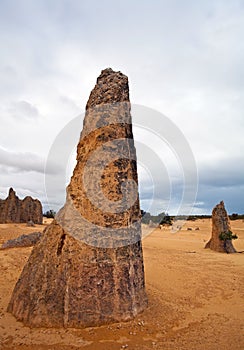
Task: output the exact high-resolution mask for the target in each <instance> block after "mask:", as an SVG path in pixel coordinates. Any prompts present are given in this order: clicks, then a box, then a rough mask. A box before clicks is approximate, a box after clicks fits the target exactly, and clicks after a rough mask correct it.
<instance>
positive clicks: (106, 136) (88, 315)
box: [8, 69, 147, 328]
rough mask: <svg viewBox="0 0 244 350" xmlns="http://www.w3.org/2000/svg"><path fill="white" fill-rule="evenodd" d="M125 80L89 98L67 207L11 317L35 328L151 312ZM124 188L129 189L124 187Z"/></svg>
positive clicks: (37, 253) (105, 76)
mask: <svg viewBox="0 0 244 350" xmlns="http://www.w3.org/2000/svg"><path fill="white" fill-rule="evenodd" d="M137 183H138V179H137V164H136V152H135V147H134V142H133V134H132V126H131V115H130V103H129V87H128V79H127V77H126V76H125V75H123V74H122V73H120V72H114V71H112V70H111V69H106V70H104V71H102V73H101V75H100V77H99V78H98V79H97V84H96V86H95V88H94V89H93V90H92V92H91V95H90V98H89V100H88V103H87V107H86V116H85V119H84V126H83V130H82V133H81V138H80V141H79V144H78V147H77V164H76V167H75V169H74V172H73V176H72V178H71V181H70V184H69V186H68V187H67V198H66V204H65V206H64V207H63V208H62V209H61V210H60V212H59V213H58V215H57V216H56V220H54V221H53V222H52V224H51V225H50V226H48V227H47V228H46V229H45V230H44V234H43V237H42V239H41V240H40V242H39V243H38V244H37V245H36V246H35V247H34V248H33V251H32V253H31V256H30V258H29V260H28V262H27V264H26V266H25V267H24V269H23V272H22V274H21V276H20V279H19V280H18V282H17V284H16V286H15V289H14V291H13V294H12V298H11V301H10V303H9V306H8V311H10V312H12V313H13V314H14V315H15V316H16V318H17V319H18V320H21V321H23V322H24V324H25V325H28V326H31V327H42V326H44V327H62V326H64V327H77V328H79V327H86V326H94V325H100V324H104V323H108V322H114V321H123V320H128V319H130V318H132V317H134V316H135V315H136V314H137V313H139V312H141V311H142V310H143V309H144V308H145V307H146V306H147V297H146V293H145V283H144V266H143V255H142V245H141V220H140V207H139V198H138V190H137V186H136V185H137ZM125 184H126V185H125Z"/></svg>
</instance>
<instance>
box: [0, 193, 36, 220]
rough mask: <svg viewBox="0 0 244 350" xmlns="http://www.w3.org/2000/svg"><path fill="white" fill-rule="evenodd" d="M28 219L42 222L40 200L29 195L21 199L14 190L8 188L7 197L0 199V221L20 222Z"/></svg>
mask: <svg viewBox="0 0 244 350" xmlns="http://www.w3.org/2000/svg"><path fill="white" fill-rule="evenodd" d="M28 221H33V222H34V223H35V224H42V205H41V202H40V201H39V200H38V199H33V198H32V197H30V196H27V197H25V198H24V199H23V200H21V199H19V197H18V196H16V193H15V191H14V190H13V189H12V188H10V189H9V194H8V197H7V198H6V199H4V200H2V199H1V200H0V223H1V224H4V223H13V222H15V223H22V222H28Z"/></svg>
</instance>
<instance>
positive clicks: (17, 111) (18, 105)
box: [9, 101, 39, 119]
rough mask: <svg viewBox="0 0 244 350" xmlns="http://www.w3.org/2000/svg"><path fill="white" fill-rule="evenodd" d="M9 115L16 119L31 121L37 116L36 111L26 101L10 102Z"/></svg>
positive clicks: (37, 112)
mask: <svg viewBox="0 0 244 350" xmlns="http://www.w3.org/2000/svg"><path fill="white" fill-rule="evenodd" d="M9 113H10V115H11V116H13V117H14V118H16V119H23V118H27V119H32V118H37V117H38V116H39V111H38V109H37V108H36V107H35V106H33V105H32V104H31V103H29V102H26V101H18V102H12V104H11V105H10V107H9Z"/></svg>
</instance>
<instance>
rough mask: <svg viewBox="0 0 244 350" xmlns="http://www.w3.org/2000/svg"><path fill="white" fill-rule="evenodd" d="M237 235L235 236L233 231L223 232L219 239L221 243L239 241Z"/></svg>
mask: <svg viewBox="0 0 244 350" xmlns="http://www.w3.org/2000/svg"><path fill="white" fill-rule="evenodd" d="M237 238H238V237H237V235H236V234H233V233H232V232H231V231H226V232H221V233H220V235H219V239H220V240H221V241H231V240H232V239H237Z"/></svg>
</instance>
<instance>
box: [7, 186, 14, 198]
mask: <svg viewBox="0 0 244 350" xmlns="http://www.w3.org/2000/svg"><path fill="white" fill-rule="evenodd" d="M8 195H9V196H11V195H12V196H15V191H14V189H13V188H12V187H10V189H9V192H8Z"/></svg>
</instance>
